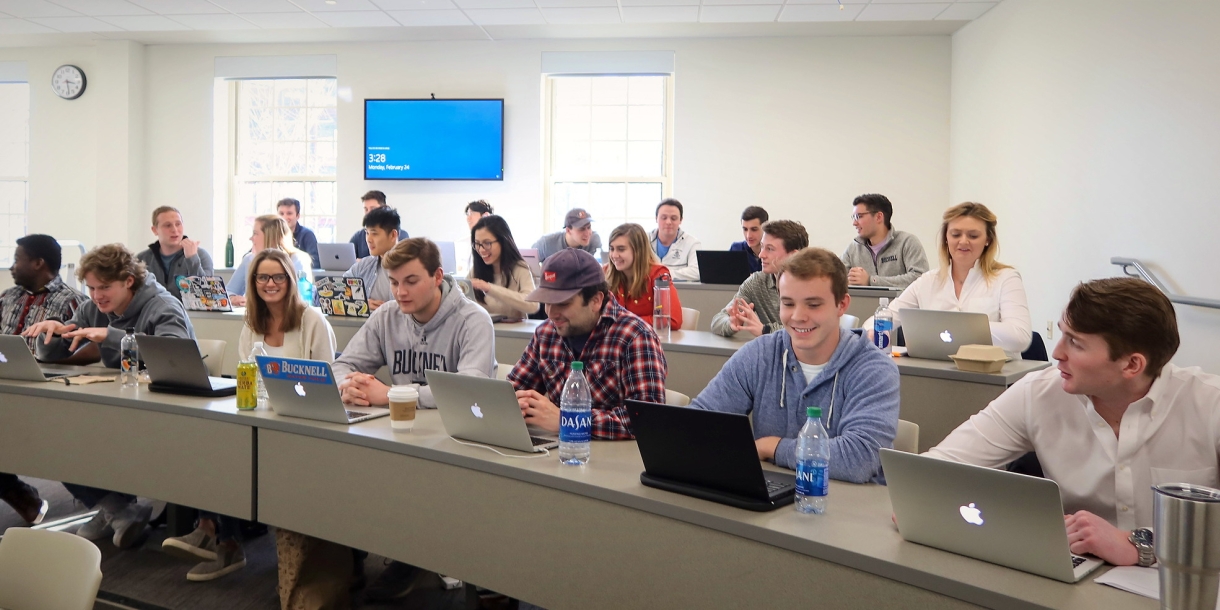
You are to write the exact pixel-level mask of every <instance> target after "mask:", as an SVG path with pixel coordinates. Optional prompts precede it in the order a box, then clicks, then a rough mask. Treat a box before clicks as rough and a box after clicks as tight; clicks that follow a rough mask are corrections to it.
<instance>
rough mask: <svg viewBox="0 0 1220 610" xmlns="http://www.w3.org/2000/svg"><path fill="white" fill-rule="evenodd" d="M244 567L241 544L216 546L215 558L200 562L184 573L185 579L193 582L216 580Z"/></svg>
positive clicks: (243, 553)
mask: <svg viewBox="0 0 1220 610" xmlns="http://www.w3.org/2000/svg"><path fill="white" fill-rule="evenodd" d="M244 567H246V553H245V552H244V551H242V549H241V545H237V546H233V547H227V546H223V545H221V546H217V547H216V559H213V560H212V561H207V562H204V563H201V564H199V565H197V566H195V567H193V568H191V571H190V572H187V573H186V579H187V580H191V581H194V582H203V581H207V580H216V579H217V578H220V577H221V576H224V575H226V574H230V573H232V572H236V571H237V570H240V569H242V568H244Z"/></svg>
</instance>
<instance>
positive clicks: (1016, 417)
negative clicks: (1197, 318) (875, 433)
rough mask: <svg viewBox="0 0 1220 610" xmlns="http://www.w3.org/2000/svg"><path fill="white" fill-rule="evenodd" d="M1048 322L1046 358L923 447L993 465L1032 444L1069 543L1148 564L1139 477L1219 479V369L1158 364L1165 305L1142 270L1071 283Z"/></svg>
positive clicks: (1171, 327)
mask: <svg viewBox="0 0 1220 610" xmlns="http://www.w3.org/2000/svg"><path fill="white" fill-rule="evenodd" d="M1059 330H1060V333H1061V336H1060V339H1059V343H1058V345H1056V346H1055V349H1054V352H1052V357H1053V358H1054V359H1055V360H1056V361H1058V363H1059V364H1058V367H1057V368H1048V369H1044V370H1042V371H1038V372H1034V373H1030V374H1028V375H1026V376H1025V377H1022V378H1021V380H1020V381H1018V382H1017V383H1015V384H1013V386H1012V387H1010V388H1008V390H1007V391H1005V392H1004V393H1003V394H1001V395H1000V397H999V398H996V399H995V400H994V401H992V402H991V404H989V405H987V407H986V408H984V409H983V410H982V411H980V412H979V413H978V414H976V415H974V416H972V417H971V418H970V419H969V420H967V421H966V422H965V423H963V424H962V425H961V426H958V428H957V429H956V430H954V431H953V432H952V433H950V434H949V436H947V437H945V439H944V440H943V441H941V442H940V443H939V444H938V445H936V446H935V447H933V448H932V449H931V450H930V451H928V455H930V456H932V457H937V458H941V459H946V460H952V461H955V462H963V463H967V464H974V465H976V466H985V467H988V468H999V467H1002V466H1004V465H1005V464H1008V463H1009V462H1012V461H1013V460H1014V459H1016V458H1017V457H1019V456H1022V455H1024V454H1025V453H1026V452H1030V451H1033V452H1036V453H1037V455H1038V461H1039V463H1040V464H1041V466H1042V470H1043V472H1044V473H1045V475H1046V477H1047V478H1049V479H1051V480H1053V481H1055V482H1056V483H1058V484H1059V489H1060V492H1061V494H1062V495H1063V507H1064V510H1066V511H1067V512H1068V515H1067V516H1066V517H1065V521H1066V523H1067V534H1068V542H1069V544H1070V545H1071V550H1072V552H1073V553H1077V554H1084V553H1089V554H1092V555H1096V556H1097V557H1100V558H1101V559H1104V560H1106V561H1107V562H1109V563H1112V564H1114V565H1136V564H1138V565H1143V566H1147V565H1151V563H1152V560H1153V555H1152V553H1151V549H1150V548H1147V549H1145V552H1144V553H1143V554H1141V553H1140V552H1139V550H1138V549H1137V547H1136V545H1135V543H1134V542H1133V541H1132V533H1133V530H1135V529H1136V528H1150V527H1152V526H1153V514H1152V495H1153V492H1152V491H1151V486H1153V485H1158V484H1161V483H1170V482H1173V483H1192V484H1195V485H1204V486H1207V487H1217V486H1218V485H1220V477H1218V475H1217V470H1216V459H1217V445H1216V439H1217V438H1220V419H1217V417H1216V405H1217V404H1220V377H1217V376H1216V375H1209V374H1207V373H1204V372H1203V371H1201V370H1199V369H1198V368H1188V369H1186V368H1179V367H1177V366H1174V365H1173V364H1170V363H1169V360H1170V358H1172V357H1173V355H1174V353H1175V352H1176V351H1177V349H1178V344H1179V338H1178V323H1177V316H1176V315H1175V313H1174V309H1173V305H1172V304H1171V303H1170V302H1169V299H1168V298H1166V297H1165V295H1164V294H1163V293H1161V291H1159V290H1157V288H1156V287H1154V286H1152V285H1150V284H1147V283H1145V282H1143V281H1142V280H1138V279H1133V278H1109V279H1103V280H1094V281H1092V282H1087V283H1083V284H1080V285H1078V286H1077V287H1076V288H1075V289H1074V290H1073V291H1072V295H1071V298H1070V299H1069V300H1068V304H1067V308H1066V309H1065V310H1064V312H1063V316H1062V318H1061V319H1060V321H1059ZM1120 431H1121V433H1120ZM1147 533H1148V534H1149V535H1151V534H1152V532H1151V531H1149V532H1147ZM1157 534H1158V535H1159V532H1157Z"/></svg>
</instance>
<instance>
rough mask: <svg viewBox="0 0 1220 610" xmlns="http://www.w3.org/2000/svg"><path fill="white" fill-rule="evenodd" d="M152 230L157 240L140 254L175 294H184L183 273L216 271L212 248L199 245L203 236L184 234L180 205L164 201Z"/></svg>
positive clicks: (155, 213)
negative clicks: (180, 289)
mask: <svg viewBox="0 0 1220 610" xmlns="http://www.w3.org/2000/svg"><path fill="white" fill-rule="evenodd" d="M152 232H153V235H156V236H157V241H155V242H153V243H151V244H148V249H147V250H145V251H143V252H141V253H139V254H137V255H136V258H137V259H139V260H140V261H141V262H143V263H144V265H145V267H147V268H148V270H149V271H151V272H152V274H153V277H155V278H156V279H157V282H158V283H159V284H161V285H162V286H164V287H165V289H166V290H168V291H169V293H170V294H172V295H174V297H176V298H179V299H181V298H182V294H181V292H180V291H179V290H178V278H179V277H189V276H193V275H197V276H205V275H215V271H213V269H212V257H211V255H209V254H208V251H207V250H204V249H203V248H200V247H199V240H196V239H190V238H188V237H187V236H186V235H185V234H184V232H183V229H182V214H181V213H180V212H179V211H178V209H177V208H172V207H170V206H168V205H163V206H161V207H159V208H157V209H155V210H153V213H152Z"/></svg>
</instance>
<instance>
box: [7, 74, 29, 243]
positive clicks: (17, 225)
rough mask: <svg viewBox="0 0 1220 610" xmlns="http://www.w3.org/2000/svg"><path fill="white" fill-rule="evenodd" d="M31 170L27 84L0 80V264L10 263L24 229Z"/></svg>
mask: <svg viewBox="0 0 1220 610" xmlns="http://www.w3.org/2000/svg"><path fill="white" fill-rule="evenodd" d="M29 174H30V85H29V84H28V83H0V265H3V266H4V267H8V266H9V265H11V264H13V252H14V250H16V248H17V239H18V238H20V237H22V236H23V235H25V233H26V207H27V205H28V203H29V190H30V189H29V179H30V178H29Z"/></svg>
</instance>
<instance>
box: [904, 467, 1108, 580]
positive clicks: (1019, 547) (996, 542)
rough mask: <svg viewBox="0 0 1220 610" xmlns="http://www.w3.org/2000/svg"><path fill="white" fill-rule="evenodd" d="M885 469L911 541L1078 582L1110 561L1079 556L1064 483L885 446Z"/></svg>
mask: <svg viewBox="0 0 1220 610" xmlns="http://www.w3.org/2000/svg"><path fill="white" fill-rule="evenodd" d="M881 467H882V468H883V469H884V470H885V480H886V484H887V486H888V488H889V492H890V504H891V505H892V506H893V508H894V516H895V518H897V520H898V532H899V533H900V534H902V537H903V538H904V539H906V540H908V541H910V542H915V543H918V544H923V545H926V546H931V547H935V548H938V549H942V550H945V551H949V552H950V553H957V554H959V555H965V556H967V557H973V558H975V559H981V560H983V561H987V562H990V563H995V564H999V565H1002V566H1006V567H1009V568H1013V569H1016V570H1021V571H1022V572H1030V573H1032V574H1037V575H1039V576H1045V577H1047V578H1053V579H1055V580H1059V581H1063V582H1066V583H1074V582H1077V581H1079V580H1080V579H1082V578H1084V577H1085V576H1087V575H1088V574H1089V573H1090V572H1092V571H1093V570H1096V569H1097V568H1099V567H1101V566H1102V565H1103V564H1104V563H1105V562H1103V561H1102V560H1100V559H1097V558H1096V557H1082V556H1079V555H1073V554H1072V553H1071V551H1069V550H1068V537H1067V527H1066V526H1065V525H1064V524H1063V503H1062V501H1061V500H1060V498H1059V486H1058V485H1056V484H1055V482H1054V481H1051V480H1050V479H1040V478H1037V477H1031V476H1027V475H1023V474H1017V473H1014V472H1006V471H1003V470H995V469H992V468H982V467H980V466H971V465H969V464H958V463H956V462H949V461H945V460H939V459H936V458H932V457H927V456H922V455H916V454H913V453H903V452H901V451H894V450H893V449H882V450H881Z"/></svg>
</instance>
